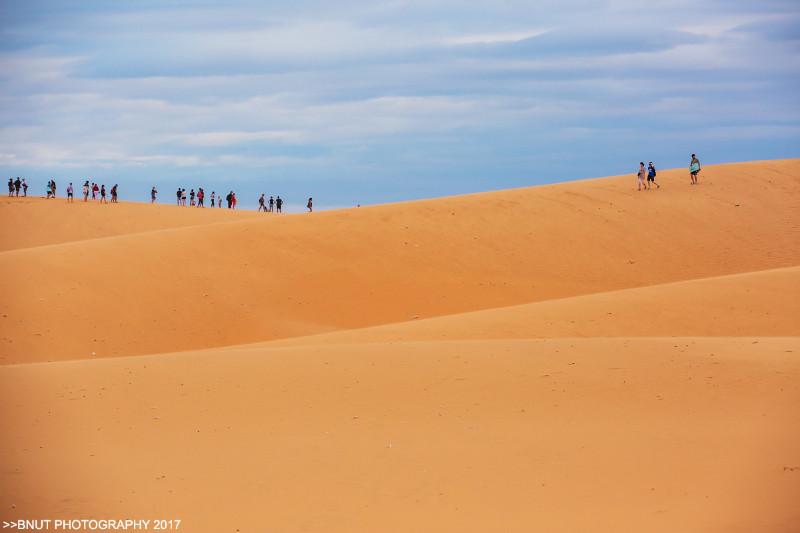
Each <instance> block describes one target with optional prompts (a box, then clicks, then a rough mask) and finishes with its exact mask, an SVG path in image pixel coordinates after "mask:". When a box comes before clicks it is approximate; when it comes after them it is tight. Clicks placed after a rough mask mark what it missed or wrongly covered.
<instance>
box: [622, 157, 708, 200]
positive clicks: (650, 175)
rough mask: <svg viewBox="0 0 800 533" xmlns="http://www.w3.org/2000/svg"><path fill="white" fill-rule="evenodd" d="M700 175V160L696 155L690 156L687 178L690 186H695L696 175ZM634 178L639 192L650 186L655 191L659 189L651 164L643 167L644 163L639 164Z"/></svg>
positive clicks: (654, 170) (654, 169)
mask: <svg viewBox="0 0 800 533" xmlns="http://www.w3.org/2000/svg"><path fill="white" fill-rule="evenodd" d="M699 173H700V160H699V159H697V155H696V154H692V161H691V163H689V176H690V178H691V180H692V181H691V184H692V185H697V175H698V174H699ZM636 178H637V179H638V189H637V190H639V191H641V190H645V191H646V190H649V189H650V186H651V185H650V184H651V183H652V184H653V185H655V186H656V188H657V189H660V188H661V185H659V184H658V183H657V182H656V167H655V166H654V165H653V162H652V161H650V163H649V164H648V165H647V166H646V167H645V166H644V161H640V162H639V170H638V172H637V173H636Z"/></svg>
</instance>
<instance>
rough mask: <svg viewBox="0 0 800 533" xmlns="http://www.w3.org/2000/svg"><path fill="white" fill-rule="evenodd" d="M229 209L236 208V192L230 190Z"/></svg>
mask: <svg viewBox="0 0 800 533" xmlns="http://www.w3.org/2000/svg"><path fill="white" fill-rule="evenodd" d="M231 209H236V193H235V192H233V191H231Z"/></svg>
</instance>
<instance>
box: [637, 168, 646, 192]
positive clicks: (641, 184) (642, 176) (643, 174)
mask: <svg viewBox="0 0 800 533" xmlns="http://www.w3.org/2000/svg"><path fill="white" fill-rule="evenodd" d="M636 176H637V177H638V179H639V183H638V188H637V189H636V190H637V191H641V190H642V188H644V190H647V169H646V168H645V167H644V161H640V162H639V173H638V174H636Z"/></svg>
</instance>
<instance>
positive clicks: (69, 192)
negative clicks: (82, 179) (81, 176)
mask: <svg viewBox="0 0 800 533" xmlns="http://www.w3.org/2000/svg"><path fill="white" fill-rule="evenodd" d="M74 201H75V198H74V197H73V189H72V182H71V181H70V182H69V185H67V202H70V203H72V202H74Z"/></svg>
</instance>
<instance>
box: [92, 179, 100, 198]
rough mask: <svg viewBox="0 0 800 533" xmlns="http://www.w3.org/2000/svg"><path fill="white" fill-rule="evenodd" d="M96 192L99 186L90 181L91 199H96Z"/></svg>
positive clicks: (98, 190)
mask: <svg viewBox="0 0 800 533" xmlns="http://www.w3.org/2000/svg"><path fill="white" fill-rule="evenodd" d="M98 192H100V187H98V186H97V184H96V183H92V200H97V193H98Z"/></svg>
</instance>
